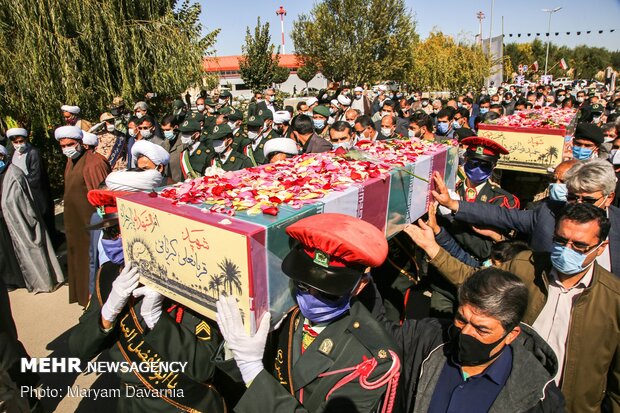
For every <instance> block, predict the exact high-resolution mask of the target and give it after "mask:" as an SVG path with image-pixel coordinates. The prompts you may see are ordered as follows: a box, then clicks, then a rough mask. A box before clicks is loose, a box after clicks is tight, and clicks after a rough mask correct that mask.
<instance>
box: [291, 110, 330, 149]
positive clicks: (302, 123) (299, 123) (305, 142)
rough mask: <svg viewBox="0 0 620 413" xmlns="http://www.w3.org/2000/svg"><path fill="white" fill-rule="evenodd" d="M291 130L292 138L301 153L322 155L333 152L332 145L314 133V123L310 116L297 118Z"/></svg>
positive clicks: (298, 116)
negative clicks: (322, 153) (321, 153)
mask: <svg viewBox="0 0 620 413" xmlns="http://www.w3.org/2000/svg"><path fill="white" fill-rule="evenodd" d="M291 128H292V132H291V138H293V139H295V141H296V142H297V145H298V146H299V153H320V152H329V151H331V150H332V144H331V143H329V142H328V141H327V140H326V139H324V138H322V137H320V136H319V135H317V134H316V133H315V132H314V123H313V119H312V118H311V117H310V116H307V115H297V116H295V118H294V119H293V124H292V126H291Z"/></svg>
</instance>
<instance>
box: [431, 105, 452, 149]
mask: <svg viewBox="0 0 620 413" xmlns="http://www.w3.org/2000/svg"><path fill="white" fill-rule="evenodd" d="M453 113H454V112H453V111H451V110H449V109H448V108H444V109H441V110H440V111H439V112H437V125H436V128H437V130H436V131H435V140H440V141H442V140H446V139H454V128H453V124H452V121H453V119H454V115H453Z"/></svg>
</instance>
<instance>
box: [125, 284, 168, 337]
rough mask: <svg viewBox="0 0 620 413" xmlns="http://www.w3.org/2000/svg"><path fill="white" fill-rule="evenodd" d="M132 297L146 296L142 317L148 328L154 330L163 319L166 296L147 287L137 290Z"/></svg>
mask: <svg viewBox="0 0 620 413" xmlns="http://www.w3.org/2000/svg"><path fill="white" fill-rule="evenodd" d="M132 295H133V296H134V297H136V298H138V297H142V296H144V298H143V299H142V306H141V307H140V315H141V316H142V319H143V320H144V322H145V323H146V325H147V326H148V328H150V329H152V328H153V327H155V324H157V322H158V321H159V317H161V303H162V302H163V301H164V296H163V295H161V294H160V293H158V292H157V291H155V290H153V289H152V288H149V287H147V286H143V287H140V288H136V289H135V290H133V293H132Z"/></svg>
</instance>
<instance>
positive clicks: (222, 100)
mask: <svg viewBox="0 0 620 413" xmlns="http://www.w3.org/2000/svg"><path fill="white" fill-rule="evenodd" d="M231 104H232V93H230V92H229V91H228V90H224V91H223V92H221V93H220V96H219V97H218V98H217V105H216V108H217V109H222V108H225V107H226V106H231Z"/></svg>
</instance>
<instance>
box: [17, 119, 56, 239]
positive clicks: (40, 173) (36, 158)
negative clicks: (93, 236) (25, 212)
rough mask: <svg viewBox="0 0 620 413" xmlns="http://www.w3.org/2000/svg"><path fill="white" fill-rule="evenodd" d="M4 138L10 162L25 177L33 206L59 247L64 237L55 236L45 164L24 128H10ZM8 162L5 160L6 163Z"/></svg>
mask: <svg viewBox="0 0 620 413" xmlns="http://www.w3.org/2000/svg"><path fill="white" fill-rule="evenodd" d="M6 137H7V138H8V139H9V140H10V141H11V143H12V144H13V147H14V148H15V152H13V157H12V159H11V161H10V163H11V164H13V165H14V166H15V167H17V168H19V169H21V170H22V171H23V172H24V175H26V180H27V181H28V186H29V187H30V190H31V191H32V195H33V197H34V201H35V204H36V206H37V208H38V209H39V212H40V213H41V215H42V216H43V218H44V220H45V224H46V225H47V226H48V231H49V233H50V237H51V238H52V241H54V245H55V246H59V245H60V244H57V242H60V241H61V240H62V239H63V238H64V237H62V234H57V231H56V225H55V223H54V222H55V220H54V203H53V201H52V199H51V198H50V183H49V177H48V175H47V168H46V165H45V162H44V161H43V159H42V158H41V154H40V152H39V150H38V149H37V148H35V147H34V146H32V144H31V143H30V140H29V139H28V131H27V130H26V129H24V128H11V129H8V130H7V131H6ZM8 161H9V160H8V159H7V160H6V162H7V163H9V162H8Z"/></svg>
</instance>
